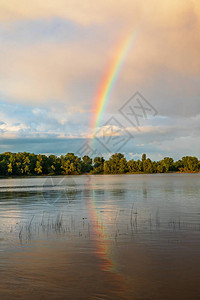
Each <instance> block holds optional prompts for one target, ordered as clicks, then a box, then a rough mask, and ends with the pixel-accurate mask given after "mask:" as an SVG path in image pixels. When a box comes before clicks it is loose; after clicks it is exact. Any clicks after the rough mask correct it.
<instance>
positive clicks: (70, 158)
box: [0, 152, 200, 177]
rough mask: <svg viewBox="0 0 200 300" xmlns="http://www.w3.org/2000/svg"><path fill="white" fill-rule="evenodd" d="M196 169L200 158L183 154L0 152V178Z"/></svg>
mask: <svg viewBox="0 0 200 300" xmlns="http://www.w3.org/2000/svg"><path fill="white" fill-rule="evenodd" d="M199 172H200V161H199V160H198V158H197V157H194V156H184V157H182V159H180V160H177V161H174V159H173V158H171V157H165V158H163V159H162V160H160V161H152V160H150V159H149V158H147V157H146V154H143V155H142V158H141V160H139V159H138V160H134V159H130V160H127V159H126V158H125V157H124V155H123V154H121V153H115V154H113V155H112V156H110V158H109V159H108V160H105V159H104V158H103V157H95V158H94V159H92V158H90V157H89V156H87V155H85V156H83V157H82V158H81V157H78V156H76V155H75V154H74V153H67V154H66V155H61V156H55V155H49V156H47V155H42V154H38V155H37V154H34V153H27V152H23V153H22V152H19V153H11V152H5V153H2V154H0V177H12V176H14V177H16V176H38V175H41V176H42V175H45V176H53V175H83V174H90V175H93V174H155V173H199Z"/></svg>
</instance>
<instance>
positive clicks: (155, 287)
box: [0, 174, 200, 299]
mask: <svg viewBox="0 0 200 300" xmlns="http://www.w3.org/2000/svg"><path fill="white" fill-rule="evenodd" d="M199 179H200V176H199V174H189V175H187V174H163V175H160V174H158V175H117V176H111V175H110V176H65V177H53V178H51V177H41V178H39V177H37V178H36V177H34V178H23V179H22V178H20V179H1V180H0V196H1V198H0V274H1V275H0V276H1V278H0V297H1V298H2V299H43V298H45V297H46V298H47V299H199V294H200V288H199V278H200V276H199V267H200V261H199V250H200V201H199V194H200V187H199Z"/></svg>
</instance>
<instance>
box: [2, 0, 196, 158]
mask: <svg viewBox="0 0 200 300" xmlns="http://www.w3.org/2000/svg"><path fill="white" fill-rule="evenodd" d="M0 24H1V29H0V41H1V46H0V47H1V49H0V50H1V51H0V96H1V99H3V100H4V103H6V105H7V108H6V107H5V106H3V109H2V104H1V112H0V120H1V122H4V124H2V123H0V128H1V135H2V136H4V138H5V139H6V138H7V139H8V138H11V137H12V138H13V139H14V138H16V139H17V138H22V137H24V138H28V137H32V138H37V137H38V138H39V137H40V138H44V139H48V138H60V139H61V138H62V139H64V138H65V137H71V138H77V137H79V138H80V137H82V138H84V137H86V136H87V134H88V131H89V128H88V127H89V123H90V118H91V113H92V107H93V103H94V101H95V100H96V97H97V91H98V89H99V86H100V85H101V84H102V80H103V78H104V76H105V73H106V71H107V70H108V68H109V65H110V62H111V61H112V59H113V57H114V56H115V53H116V49H117V47H118V45H119V43H121V42H123V40H124V38H125V37H126V36H127V34H130V32H131V33H133V34H136V32H137V35H136V39H135V43H134V44H133V47H132V49H131V51H130V52H129V54H128V55H127V57H126V59H125V63H124V64H123V66H122V69H121V72H120V74H119V78H118V80H117V82H116V85H115V86H114V89H113V92H112V94H111V96H110V98H109V101H108V105H107V111H108V112H109V113H110V114H111V115H114V114H116V113H118V110H119V108H120V107H121V106H122V105H123V103H124V102H125V101H126V100H127V99H128V98H129V97H130V96H131V95H132V94H134V93H135V92H136V91H140V92H141V93H142V94H143V95H144V97H145V98H146V99H147V100H148V101H149V102H150V103H151V104H152V105H153V106H154V107H155V108H156V110H158V113H159V117H157V118H155V120H154V121H152V122H153V123H151V122H150V123H148V122H146V121H145V122H143V123H142V124H141V127H142V131H141V133H140V134H139V133H135V135H136V138H137V141H135V142H134V143H137V144H139V145H142V144H144V145H145V146H144V147H145V148H147V149H148V151H149V153H153V151H155V152H156V153H159V155H160V153H161V152H162V151H163V152H165V149H168V150H169V151H172V147H174V149H179V146H178V144H179V145H182V142H181V141H183V140H184V141H188V142H189V141H190V142H194V138H196V139H198V132H199V128H200V127H199V122H198V117H199V115H200V102H199V96H200V92H199V84H200V79H199V78H200V61H199V53H200V36H199V26H200V4H199V1H197V0H190V1H188V0H179V1H168V2H166V1H162V0H156V1H155V0H147V1H141V0H140V1H139V0H135V1H131V0H125V1H123V2H120V1H117V2H114V1H111V0H106V1H98V2H97V1H92V2H91V1H89V0H85V1H80V0H73V1H72V0H71V1H69V0H68V1H65V0H57V1H53V0H43V1H39V0H33V1H28V3H27V1H25V0H6V1H5V0H2V1H1V2H0ZM9 103H12V104H11V105H10V104H9ZM162 116H166V119H164V118H161V117H162ZM120 122H121V123H122V124H123V125H124V126H125V127H128V126H130V125H129V124H128V123H127V122H126V120H122V121H121V120H120ZM16 124H17V125H16ZM130 130H133V129H130ZM165 141H166V142H165ZM167 141H168V142H169V141H170V143H169V145H168V147H166V143H167ZM195 145H196V147H197V149H199V148H198V147H199V143H198V142H197V141H196V142H195ZM38 147H39V146H38ZM131 147H133V146H130V148H131ZM134 147H136V146H135V145H134ZM144 147H141V148H144ZM170 147H171V150H170ZM188 147H189V146H188ZM138 148H139V147H138ZM192 148H193V147H192V146H191V149H192ZM126 150H127V151H129V150H130V151H129V152H131V153H132V149H128V146H127V149H126ZM179 150H180V149H179ZM192 150H193V149H192ZM136 151H137V150H136ZM141 151H144V149H143V150H141Z"/></svg>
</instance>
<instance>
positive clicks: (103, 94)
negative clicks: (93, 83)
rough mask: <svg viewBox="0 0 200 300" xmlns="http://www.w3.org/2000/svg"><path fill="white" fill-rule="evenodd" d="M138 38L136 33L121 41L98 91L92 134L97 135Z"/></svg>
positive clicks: (93, 114)
mask: <svg viewBox="0 0 200 300" xmlns="http://www.w3.org/2000/svg"><path fill="white" fill-rule="evenodd" d="M135 37H136V31H135V32H134V33H131V34H129V35H128V36H126V38H125V39H123V41H120V43H119V46H118V47H117V50H115V56H114V57H113V59H112V61H111V63H110V65H109V67H108V69H107V71H106V73H105V75H104V77H103V80H102V83H101V85H100V88H99V89H98V91H97V95H96V97H95V101H94V107H93V110H92V119H91V125H90V128H91V132H92V134H94V133H95V131H96V128H97V127H98V126H99V123H100V120H101V116H102V114H103V111H104V109H105V106H106V103H107V102H108V99H109V98H110V95H111V93H112V91H113V88H114V86H115V83H116V81H117V78H118V76H119V73H120V71H121V68H122V66H123V64H124V61H125V59H126V57H127V55H128V53H129V51H130V49H131V47H132V44H133V41H134V40H135Z"/></svg>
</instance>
